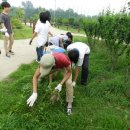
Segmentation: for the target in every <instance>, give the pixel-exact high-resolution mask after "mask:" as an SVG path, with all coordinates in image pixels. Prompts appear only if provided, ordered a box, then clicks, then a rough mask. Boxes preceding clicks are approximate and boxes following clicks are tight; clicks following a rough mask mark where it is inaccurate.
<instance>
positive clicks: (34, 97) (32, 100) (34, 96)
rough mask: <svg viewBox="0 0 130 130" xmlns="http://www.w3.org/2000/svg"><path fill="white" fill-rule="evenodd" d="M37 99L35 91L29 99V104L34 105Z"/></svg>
mask: <svg viewBox="0 0 130 130" xmlns="http://www.w3.org/2000/svg"><path fill="white" fill-rule="evenodd" d="M36 100H37V93H33V94H32V95H31V96H30V98H29V99H28V100H27V105H29V107H32V106H33V104H34V102H35V101H36Z"/></svg>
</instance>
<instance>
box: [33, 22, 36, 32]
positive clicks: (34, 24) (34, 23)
mask: <svg viewBox="0 0 130 130" xmlns="http://www.w3.org/2000/svg"><path fill="white" fill-rule="evenodd" d="M35 26H36V22H34V21H33V33H34V30H35Z"/></svg>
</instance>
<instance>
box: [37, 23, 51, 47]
mask: <svg viewBox="0 0 130 130" xmlns="http://www.w3.org/2000/svg"><path fill="white" fill-rule="evenodd" d="M49 31H50V30H49V26H48V24H46V23H45V24H44V23H41V22H39V23H38V24H37V25H36V28H35V32H36V33H37V37H38V38H37V47H40V46H44V45H45V44H46V42H47V38H48V33H49Z"/></svg>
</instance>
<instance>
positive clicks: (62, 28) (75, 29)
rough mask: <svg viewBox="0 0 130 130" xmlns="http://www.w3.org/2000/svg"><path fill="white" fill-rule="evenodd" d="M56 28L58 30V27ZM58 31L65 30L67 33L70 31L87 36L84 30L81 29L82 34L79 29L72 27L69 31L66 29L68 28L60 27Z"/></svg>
mask: <svg viewBox="0 0 130 130" xmlns="http://www.w3.org/2000/svg"><path fill="white" fill-rule="evenodd" d="M56 28H57V27H56ZM58 29H61V30H65V31H70V32H72V33H80V34H85V32H84V30H83V29H80V32H78V29H77V28H72V27H68V30H67V27H66V26H59V28H58Z"/></svg>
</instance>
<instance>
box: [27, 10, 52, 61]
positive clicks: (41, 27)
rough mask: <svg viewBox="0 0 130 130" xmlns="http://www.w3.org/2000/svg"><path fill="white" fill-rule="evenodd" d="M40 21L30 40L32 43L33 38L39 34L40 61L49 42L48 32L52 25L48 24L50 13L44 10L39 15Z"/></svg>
mask: <svg viewBox="0 0 130 130" xmlns="http://www.w3.org/2000/svg"><path fill="white" fill-rule="evenodd" d="M39 19H40V22H39V23H38V24H37V25H36V27H35V30H34V34H33V36H32V38H31V40H30V42H29V44H30V45H31V43H32V41H33V39H34V38H35V37H36V36H37V47H36V52H37V60H36V61H37V62H38V63H39V62H40V60H41V57H42V56H43V50H44V47H45V44H46V42H47V38H48V34H49V32H50V27H49V26H48V24H46V21H47V20H48V15H47V14H46V12H42V13H40V15H39Z"/></svg>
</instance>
